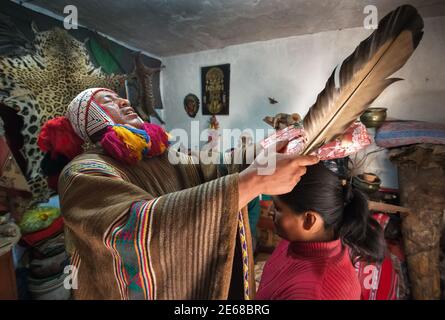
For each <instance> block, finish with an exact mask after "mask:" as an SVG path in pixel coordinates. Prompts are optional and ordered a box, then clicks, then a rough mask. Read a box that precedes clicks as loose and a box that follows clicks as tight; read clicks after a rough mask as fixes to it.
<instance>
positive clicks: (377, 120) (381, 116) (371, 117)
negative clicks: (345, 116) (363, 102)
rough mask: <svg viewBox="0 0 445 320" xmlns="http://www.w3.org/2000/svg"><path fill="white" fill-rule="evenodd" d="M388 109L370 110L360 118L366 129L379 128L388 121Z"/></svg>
mask: <svg viewBox="0 0 445 320" xmlns="http://www.w3.org/2000/svg"><path fill="white" fill-rule="evenodd" d="M386 110H387V109H386V108H368V110H366V111H365V112H364V113H363V114H362V115H361V117H360V121H361V122H362V123H363V124H364V125H365V126H366V128H378V127H380V126H381V125H382V124H383V122H384V121H385V119H386Z"/></svg>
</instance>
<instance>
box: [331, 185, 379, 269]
mask: <svg viewBox="0 0 445 320" xmlns="http://www.w3.org/2000/svg"><path fill="white" fill-rule="evenodd" d="M345 189H346V191H345V207H344V210H343V219H342V221H341V224H340V227H339V230H338V235H339V236H340V238H341V239H342V241H343V242H344V243H345V244H347V245H348V246H349V247H350V248H351V256H352V260H353V262H356V261H357V260H366V261H368V262H381V261H382V260H383V258H384V253H385V247H384V239H383V229H382V227H381V226H380V224H379V223H378V222H377V221H376V220H375V219H373V218H372V217H371V215H370V212H369V208H368V200H367V197H366V196H365V195H364V194H363V193H362V192H361V191H359V190H358V189H356V188H355V187H352V186H348V187H345Z"/></svg>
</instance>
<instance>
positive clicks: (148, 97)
mask: <svg viewBox="0 0 445 320" xmlns="http://www.w3.org/2000/svg"><path fill="white" fill-rule="evenodd" d="M163 68H165V67H164V66H161V67H159V68H150V67H147V66H146V65H144V63H143V61H142V54H141V53H140V52H138V53H137V54H136V56H135V58H134V70H133V72H132V73H131V74H130V75H129V76H128V79H129V80H132V79H135V80H137V84H138V99H137V101H138V103H137V105H136V106H135V107H136V109H137V111H139V114H140V116H141V118H142V119H144V121H147V122H150V116H151V117H155V118H156V119H158V121H159V122H160V123H162V124H165V122H164V121H163V120H162V119H161V117H160V116H159V115H158V113H157V112H156V110H155V107H156V100H155V96H154V93H153V77H154V76H155V75H156V74H157V73H159V72H160V71H161V70H162V69H163Z"/></svg>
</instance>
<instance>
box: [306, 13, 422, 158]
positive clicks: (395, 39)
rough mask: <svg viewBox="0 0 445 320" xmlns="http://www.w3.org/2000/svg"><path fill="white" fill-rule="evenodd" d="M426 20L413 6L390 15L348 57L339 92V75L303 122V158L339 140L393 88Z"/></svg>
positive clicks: (330, 80)
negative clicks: (383, 93)
mask: <svg viewBox="0 0 445 320" xmlns="http://www.w3.org/2000/svg"><path fill="white" fill-rule="evenodd" d="M422 29H423V20H422V18H421V16H420V15H419V14H418V12H417V10H416V9H415V8H414V7H412V6H409V5H404V6H400V7H398V8H397V9H396V10H394V11H392V12H390V13H389V14H387V15H386V16H385V17H384V18H383V19H382V20H381V21H380V23H379V26H378V28H377V29H376V30H375V31H374V32H373V33H372V34H371V35H370V36H369V37H368V38H367V39H365V40H364V41H362V42H361V43H360V45H359V46H358V47H357V48H356V49H355V51H354V52H353V53H352V54H351V55H350V56H349V57H347V58H346V59H345V60H344V61H343V63H342V65H341V68H340V71H339V79H340V85H339V87H338V88H336V87H335V70H334V71H333V72H332V75H331V76H330V77H329V79H328V81H327V83H326V86H325V88H324V90H323V91H322V92H321V93H320V94H319V95H318V97H317V101H316V102H315V104H314V105H313V106H312V107H311V108H310V109H309V112H308V113H307V114H306V116H305V117H304V120H303V124H304V129H305V131H306V134H307V143H306V146H305V149H304V150H303V154H308V153H310V152H311V151H313V150H314V149H316V148H318V147H320V146H321V145H323V144H325V143H327V142H329V141H331V140H333V139H335V138H336V137H337V136H339V135H341V134H342V133H343V132H344V131H345V130H346V129H347V128H348V127H349V126H350V125H351V124H352V123H353V122H354V121H355V120H356V119H357V118H358V117H359V116H360V115H361V114H362V113H363V112H364V111H365V110H366V108H367V107H368V106H369V105H370V104H371V103H372V101H374V100H375V99H376V98H377V97H378V96H379V95H380V93H382V92H383V90H384V89H385V88H386V87H388V86H389V85H390V84H391V83H393V82H395V81H398V80H401V79H397V78H387V77H389V76H390V75H391V74H393V73H394V72H396V71H397V70H399V69H400V68H401V67H402V66H403V65H404V64H405V62H406V61H407V60H408V58H409V57H410V56H411V54H412V53H413V51H414V49H415V48H416V47H417V45H418V44H419V41H420V39H421V38H422V35H423V32H422Z"/></svg>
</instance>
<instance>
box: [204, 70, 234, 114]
mask: <svg viewBox="0 0 445 320" xmlns="http://www.w3.org/2000/svg"><path fill="white" fill-rule="evenodd" d="M201 84H202V114H203V115H228V114H229V93H230V90H229V89H230V64H222V65H219V66H212V67H203V68H202V69H201Z"/></svg>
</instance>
